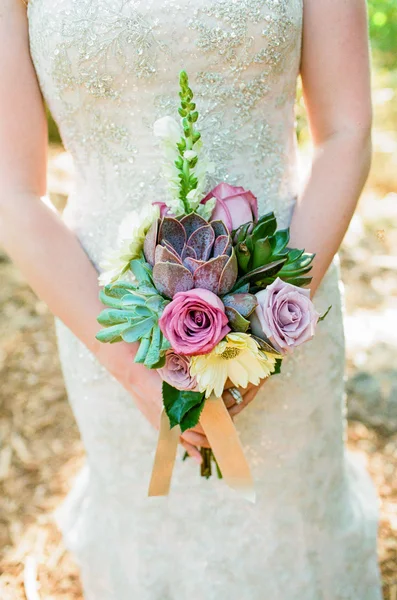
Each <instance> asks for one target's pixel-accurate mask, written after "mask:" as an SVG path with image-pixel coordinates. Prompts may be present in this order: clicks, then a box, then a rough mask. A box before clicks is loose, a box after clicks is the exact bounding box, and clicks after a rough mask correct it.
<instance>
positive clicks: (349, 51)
mask: <svg viewBox="0 0 397 600" xmlns="http://www.w3.org/2000/svg"><path fill="white" fill-rule="evenodd" d="M301 74H302V82H303V90H304V98H305V103H306V108H307V111H308V116H309V124H310V131H311V135H312V139H313V144H314V158H313V164H312V169H311V173H310V176H309V178H308V181H307V183H306V186H305V189H304V191H303V193H302V195H301V197H300V198H299V200H298V204H297V206H296V209H295V211H294V214H293V218H292V222H291V245H292V246H294V247H298V248H300V247H302V248H303V247H304V248H306V250H307V251H308V252H315V253H316V258H315V260H314V267H313V269H312V272H311V275H313V281H312V283H311V286H310V287H311V289H312V294H313V293H314V292H315V290H316V288H317V287H318V285H319V283H320V281H321V279H322V277H323V276H324V274H325V272H326V270H327V268H328V266H329V265H330V263H331V261H332V258H333V256H334V254H335V253H336V252H337V251H338V249H339V246H340V244H341V242H342V240H343V237H344V235H345V233H346V230H347V227H348V225H349V222H350V219H351V218H352V215H353V212H354V210H355V207H356V204H357V200H358V198H359V196H360V193H361V190H362V188H363V186H364V183H365V181H366V178H367V175H368V171H369V166H370V158H371V137H370V129H371V117H372V110H371V93H370V72H369V58H368V33H367V16H366V5H365V0H304V28H303V50H302V63H301Z"/></svg>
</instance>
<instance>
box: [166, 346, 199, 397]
mask: <svg viewBox="0 0 397 600" xmlns="http://www.w3.org/2000/svg"><path fill="white" fill-rule="evenodd" d="M158 373H159V375H160V377H161V379H163V380H164V381H166V382H167V383H169V384H170V385H172V387H174V388H176V389H177V390H194V389H195V388H196V387H197V381H196V378H195V377H191V376H190V361H189V359H188V358H186V356H181V355H180V354H176V353H175V352H174V351H173V350H168V352H167V354H166V357H165V365H164V367H162V368H161V369H158Z"/></svg>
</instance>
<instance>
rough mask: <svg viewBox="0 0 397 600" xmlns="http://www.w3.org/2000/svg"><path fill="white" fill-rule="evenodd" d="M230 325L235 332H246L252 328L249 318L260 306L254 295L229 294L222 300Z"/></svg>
mask: <svg viewBox="0 0 397 600" xmlns="http://www.w3.org/2000/svg"><path fill="white" fill-rule="evenodd" d="M222 300H223V304H224V305H225V312H226V315H227V318H228V319H229V325H230V327H231V328H232V329H233V331H242V332H246V331H247V330H248V328H249V326H250V322H249V320H248V317H249V316H250V315H251V314H252V313H253V312H254V310H255V308H256V307H257V306H258V300H257V299H256V297H255V296H254V295H253V294H248V293H242V292H240V293H238V294H228V295H227V296H224V297H223V298H222Z"/></svg>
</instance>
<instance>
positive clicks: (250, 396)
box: [223, 377, 268, 418]
mask: <svg viewBox="0 0 397 600" xmlns="http://www.w3.org/2000/svg"><path fill="white" fill-rule="evenodd" d="M267 380H268V377H267V378H266V379H262V381H261V382H260V384H259V385H252V383H249V384H248V386H247V387H246V388H235V386H234V385H233V384H232V382H231V381H230V380H228V381H227V382H226V389H225V391H224V392H223V400H224V402H225V404H226V408H227V409H228V411H229V415H230V416H231V417H232V418H233V417H235V416H236V415H238V414H239V413H240V412H241V411H242V410H244V408H245V407H246V406H248V404H250V402H252V401H253V400H254V398H255V396H256V395H257V393H258V392H259V390H260V389H261V387H262V386H263V385H264V384H265V382H266V381H267ZM231 388H235V389H237V390H238V391H239V392H240V394H241V396H242V402H240V403H237V402H236V399H235V398H234V397H233V395H232V394H231V393H230V389H231Z"/></svg>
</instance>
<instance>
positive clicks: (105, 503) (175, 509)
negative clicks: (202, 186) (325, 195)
mask: <svg viewBox="0 0 397 600" xmlns="http://www.w3.org/2000/svg"><path fill="white" fill-rule="evenodd" d="M28 11H29V12H28V15H29V27H30V42H31V53H32V58H33V62H34V65H35V68H36V71H37V75H38V78H39V82H40V85H41V88H42V91H43V94H44V97H45V99H46V100H47V102H48V104H49V106H50V108H51V110H52V113H53V115H54V117H55V119H56V120H57V122H58V125H59V127H60V131H61V134H62V137H63V140H64V143H65V145H66V147H67V148H68V149H69V151H70V152H71V153H72V155H73V158H74V161H75V164H76V170H77V175H76V182H75V191H74V193H73V194H72V195H71V197H70V198H69V201H68V206H67V208H66V211H65V214H64V219H65V221H66V222H67V223H68V225H69V226H70V227H71V228H72V229H73V230H74V231H75V232H76V235H77V236H78V238H79V240H80V242H81V244H82V245H83V247H84V249H85V251H86V252H87V254H88V256H89V257H90V259H91V260H92V262H93V263H94V264H95V265H96V266H97V267H98V266H99V264H100V262H101V260H102V258H103V256H104V255H105V253H106V252H107V250H108V249H109V248H111V247H113V246H114V244H115V240H116V237H117V230H118V226H119V223H120V221H121V220H122V218H123V217H124V216H125V215H126V214H127V213H128V212H130V211H131V210H137V209H139V208H140V207H142V206H143V205H144V204H145V203H147V202H151V201H153V200H161V199H162V196H163V194H164V183H163V181H162V180H161V178H160V177H159V173H160V170H161V164H160V163H161V160H160V152H159V150H158V148H157V147H156V145H155V139H154V136H153V133H152V126H153V122H154V121H155V120H156V119H157V118H158V117H160V116H164V115H167V114H171V115H176V108H177V105H178V96H177V93H178V74H179V71H180V70H181V69H182V68H183V69H186V70H187V72H188V74H189V76H190V82H191V85H192V87H193V90H194V92H195V100H196V102H197V107H198V109H199V111H200V120H199V123H198V126H199V130H200V131H201V132H202V139H203V143H204V146H205V148H207V149H208V153H209V157H210V159H211V160H212V161H214V163H215V164H216V170H215V173H214V174H213V176H212V179H211V180H210V181H209V185H212V184H214V183H217V182H219V181H228V182H229V183H232V184H238V185H243V186H244V187H245V188H247V189H251V190H252V192H253V193H254V194H255V195H256V196H257V197H258V201H259V210H260V213H264V212H267V211H269V210H274V211H275V213H276V215H277V217H278V219H279V225H280V226H281V227H285V226H287V225H288V224H289V222H290V219H291V215H292V211H293V208H294V204H295V199H296V195H297V177H296V148H295V145H296V144H295V130H294V99H295V86H296V78H297V74H298V70H299V61H300V48H301V33H302V0H197V1H196V2H195V3H194V5H193V4H191V3H190V2H189V0H147V1H146V2H143V1H138V0H31V2H30V3H29V9H28ZM315 304H316V306H317V309H318V310H319V312H324V311H325V310H326V308H327V307H328V306H329V304H332V309H331V312H330V313H329V315H328V317H327V319H326V320H325V321H324V322H322V323H321V324H320V325H319V327H318V329H317V331H318V333H317V335H316V337H315V339H314V340H313V341H312V342H309V343H307V344H305V345H304V346H302V347H301V348H300V349H298V350H297V351H296V352H295V353H294V354H293V355H292V356H290V357H288V358H287V359H286V360H285V363H284V366H283V370H282V374H281V375H278V376H275V377H272V378H271V379H270V380H269V381H267V382H266V383H265V385H264V387H263V389H262V391H261V392H260V394H259V395H258V397H257V398H256V399H255V401H254V402H253V403H252V404H251V405H250V406H249V407H247V408H246V409H245V410H244V411H243V412H242V413H241V414H240V415H239V416H238V417H237V418H236V426H237V428H238V431H239V434H240V436H241V440H242V442H243V445H244V449H245V452H246V454H247V457H248V460H249V462H250V465H251V467H252V471H253V476H254V479H255V482H256V489H257V496H258V499H257V503H256V504H255V505H254V506H251V505H249V504H248V503H247V502H245V501H244V500H241V499H239V498H237V497H236V495H235V494H234V492H233V491H231V490H229V489H228V488H227V487H226V486H225V484H224V483H223V482H222V481H218V480H217V479H216V478H215V477H214V478H212V479H210V480H209V481H207V480H205V479H202V478H200V477H199V473H198V466H197V464H196V463H194V462H193V461H192V460H187V461H185V462H182V460H181V456H182V451H181V452H180V456H179V459H178V460H177V464H176V466H175V471H174V478H173V485H172V491H171V494H170V496H169V497H168V498H167V499H164V498H147V488H148V483H149V477H150V472H151V467H152V461H153V457H154V450H155V445H156V437H157V434H156V432H155V431H153V430H152V429H151V427H150V426H149V424H148V423H147V422H146V420H145V419H144V417H143V416H142V415H141V413H140V412H139V411H138V409H137V408H136V406H135V405H134V403H133V400H132V398H131V397H130V396H129V395H128V394H127V393H126V392H125V391H124V389H123V388H122V387H121V386H120V385H119V384H118V383H117V382H116V381H115V380H114V379H113V378H112V377H111V376H110V375H109V374H108V373H107V372H106V371H105V370H104V369H103V368H102V367H101V366H100V365H99V364H98V362H97V361H96V359H95V358H94V357H93V356H92V355H91V354H90V353H89V352H88V350H87V349H86V348H85V347H84V346H83V345H82V344H81V343H80V342H79V341H78V340H77V339H76V338H75V337H74V336H73V335H72V334H71V332H70V331H69V330H68V329H67V328H66V327H65V326H64V325H63V324H62V323H60V322H57V333H58V340H59V350H60V357H61V362H62V368H63V372H64V376H65V382H66V387H67V391H68V396H69V399H70V402H71V405H72V408H73V411H74V414H75V416H76V420H77V423H78V426H79V429H80V432H81V435H82V439H83V441H84V444H85V448H86V451H87V465H86V467H85V469H84V471H83V472H82V473H81V475H80V477H79V478H78V480H77V481H76V484H75V487H74V489H73V490H72V492H71V494H70V495H69V497H68V499H67V500H66V502H65V503H64V505H63V506H62V508H61V510H60V511H59V512H58V520H59V523H60V525H61V527H62V529H63V532H64V535H65V539H66V542H67V544H68V545H69V547H70V548H71V550H72V551H73V552H74V554H75V556H76V558H77V560H78V562H79V564H80V566H81V571H82V578H83V584H84V590H85V597H86V599H87V600H113V599H114V600H135V599H137V600H138V599H139V600H180V599H182V598H186V597H189V599H190V600H201V599H202V598H206V600H223V599H224V598H226V597H228V598H230V599H235V600H237V599H238V600H264V599H266V600H285V598H288V599H289V600H303V599H304V600H323V599H324V600H353V599H354V600H357V599H360V600H379V599H380V598H381V593H380V583H379V573H378V568H377V557H376V532H377V518H378V511H377V498H376V495H375V492H374V489H373V486H372V483H371V481H370V479H369V477H368V475H367V473H366V472H365V471H364V470H363V468H362V467H361V466H359V465H356V464H355V462H354V461H353V460H352V458H351V457H350V456H349V455H348V454H347V453H346V450H345V447H344V435H345V423H344V338H343V320H342V316H343V297H341V289H340V281H339V268H338V264H337V260H336V259H335V261H334V262H333V264H332V265H331V267H330V269H329V270H328V272H327V274H326V276H325V278H324V280H323V282H322V284H321V285H320V287H319V289H318V291H317V293H316V296H315Z"/></svg>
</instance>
